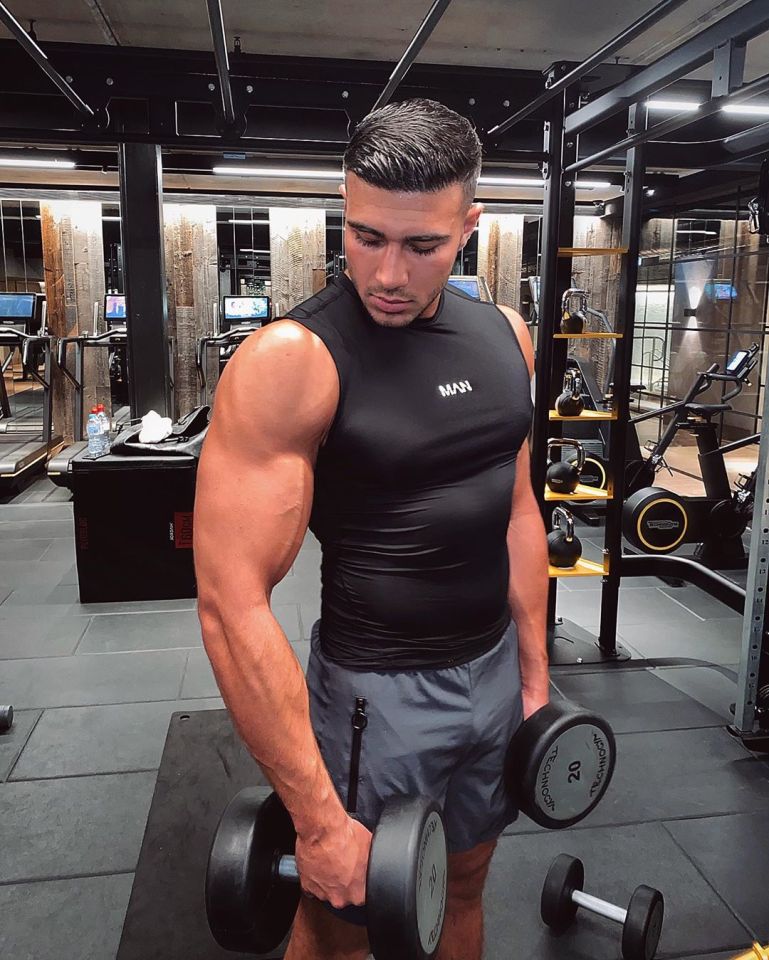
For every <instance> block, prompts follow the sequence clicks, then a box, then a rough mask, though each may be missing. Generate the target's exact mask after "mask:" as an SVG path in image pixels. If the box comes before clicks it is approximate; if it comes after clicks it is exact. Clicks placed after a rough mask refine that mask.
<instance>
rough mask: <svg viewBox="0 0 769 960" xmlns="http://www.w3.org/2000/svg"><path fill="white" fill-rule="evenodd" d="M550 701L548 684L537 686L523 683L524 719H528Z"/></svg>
mask: <svg viewBox="0 0 769 960" xmlns="http://www.w3.org/2000/svg"><path fill="white" fill-rule="evenodd" d="M549 702H550V688H549V687H548V685H547V684H545V685H544V686H542V685H541V684H540V685H539V686H536V687H527V686H526V684H524V685H523V719H524V720H528V719H529V717H530V716H531V715H532V714H533V713H536V712H537V710H539V709H540V707H544V706H545V704H547V703H549Z"/></svg>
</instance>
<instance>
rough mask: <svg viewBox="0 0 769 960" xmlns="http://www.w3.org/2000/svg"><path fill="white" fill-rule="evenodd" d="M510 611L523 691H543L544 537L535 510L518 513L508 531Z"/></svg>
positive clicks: (545, 668) (545, 664)
mask: <svg viewBox="0 0 769 960" xmlns="http://www.w3.org/2000/svg"><path fill="white" fill-rule="evenodd" d="M507 553H508V557H509V560H510V580H509V585H508V590H507V596H508V602H509V604H510V612H511V613H512V616H513V620H514V621H515V625H516V627H517V628H518V656H519V660H520V663H521V678H522V681H523V685H524V687H525V688H529V689H534V688H536V689H540V688H541V689H542V691H543V692H544V691H546V689H547V684H548V662H547V594H548V584H549V580H548V563H547V537H546V534H545V525H544V523H543V522H542V516H541V514H540V513H539V511H538V510H528V511H526V512H523V511H520V512H518V513H517V514H516V515H515V516H514V518H512V519H511V521H510V524H509V526H508V529H507Z"/></svg>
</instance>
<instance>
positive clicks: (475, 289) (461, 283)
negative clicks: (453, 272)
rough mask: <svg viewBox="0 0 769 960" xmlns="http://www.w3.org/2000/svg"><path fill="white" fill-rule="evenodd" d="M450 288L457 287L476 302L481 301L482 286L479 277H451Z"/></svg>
mask: <svg viewBox="0 0 769 960" xmlns="http://www.w3.org/2000/svg"><path fill="white" fill-rule="evenodd" d="M449 286H452V287H456V289H457V290H461V291H462V293H466V294H467V295H468V297H472V298H473V299H474V300H480V299H481V284H480V282H479V280H478V277H449Z"/></svg>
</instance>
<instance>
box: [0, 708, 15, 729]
mask: <svg viewBox="0 0 769 960" xmlns="http://www.w3.org/2000/svg"><path fill="white" fill-rule="evenodd" d="M12 726H13V707H3V706H0V733H5V732H6V730H10V729H11V727H12Z"/></svg>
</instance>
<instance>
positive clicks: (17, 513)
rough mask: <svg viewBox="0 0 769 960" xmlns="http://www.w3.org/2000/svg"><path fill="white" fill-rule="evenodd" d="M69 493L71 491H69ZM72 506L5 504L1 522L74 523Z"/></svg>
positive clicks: (2, 509) (1, 513) (1, 509)
mask: <svg viewBox="0 0 769 960" xmlns="http://www.w3.org/2000/svg"><path fill="white" fill-rule="evenodd" d="M67 492H69V491H67ZM72 516H73V507H72V504H71V503H70V504H64V503H35V504H31V503H30V504H23V503H4V504H0V522H2V523H6V522H18V521H20V520H23V521H25V522H26V521H28V520H36V521H37V520H69V521H70V522H71V521H72Z"/></svg>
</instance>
